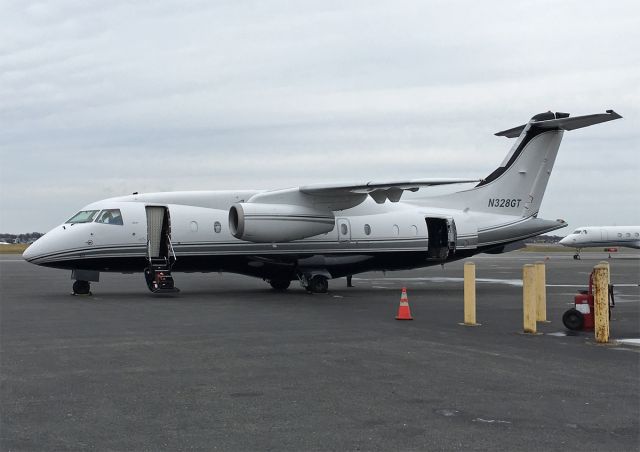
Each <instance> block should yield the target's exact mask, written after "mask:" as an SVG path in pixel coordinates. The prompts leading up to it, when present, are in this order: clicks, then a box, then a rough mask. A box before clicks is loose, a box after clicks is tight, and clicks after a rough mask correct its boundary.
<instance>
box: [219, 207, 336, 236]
mask: <svg viewBox="0 0 640 452" xmlns="http://www.w3.org/2000/svg"><path fill="white" fill-rule="evenodd" d="M334 226H335V217H334V216H333V213H332V212H328V211H322V210H317V209H312V208H310V207H304V206H296V205H291V204H261V203H237V204H234V205H233V206H231V209H229V229H230V230H231V233H232V234H233V236H234V237H235V238H237V239H240V240H246V241H248V242H258V243H265V242H266V243H270V242H290V241H292V240H299V239H304V238H307V237H313V236H314V235H318V234H324V233H326V232H329V231H331V230H332V229H333V228H334Z"/></svg>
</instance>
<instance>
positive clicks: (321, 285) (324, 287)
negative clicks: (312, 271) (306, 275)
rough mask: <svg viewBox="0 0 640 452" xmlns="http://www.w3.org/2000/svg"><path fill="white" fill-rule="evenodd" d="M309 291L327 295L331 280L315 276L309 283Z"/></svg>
mask: <svg viewBox="0 0 640 452" xmlns="http://www.w3.org/2000/svg"><path fill="white" fill-rule="evenodd" d="M308 290H310V291H311V292H313V293H327V291H328V290H329V280H328V279H327V278H326V277H325V276H322V275H315V276H314V277H313V278H311V281H310V282H309V287H308Z"/></svg>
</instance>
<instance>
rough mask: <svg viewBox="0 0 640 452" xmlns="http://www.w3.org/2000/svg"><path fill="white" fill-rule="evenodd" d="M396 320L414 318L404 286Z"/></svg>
mask: <svg viewBox="0 0 640 452" xmlns="http://www.w3.org/2000/svg"><path fill="white" fill-rule="evenodd" d="M396 320H413V317H411V310H410V309H409V299H408V298H407V289H406V288H404V287H403V288H402V295H401V296H400V306H398V315H397V316H396Z"/></svg>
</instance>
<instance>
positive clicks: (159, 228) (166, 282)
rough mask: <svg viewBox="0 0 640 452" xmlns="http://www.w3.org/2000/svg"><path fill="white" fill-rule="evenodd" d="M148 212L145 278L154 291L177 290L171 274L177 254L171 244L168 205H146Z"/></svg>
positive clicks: (150, 288)
mask: <svg viewBox="0 0 640 452" xmlns="http://www.w3.org/2000/svg"><path fill="white" fill-rule="evenodd" d="M145 210H146V214H147V262H148V264H147V268H146V269H145V278H146V280H147V286H149V290H151V291H152V292H155V293H158V292H177V291H178V289H176V288H175V286H174V282H173V276H171V268H172V267H173V264H174V263H175V261H176V255H175V253H174V252H173V246H172V245H171V218H170V216H169V208H168V207H166V206H145Z"/></svg>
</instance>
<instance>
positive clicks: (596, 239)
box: [560, 226, 640, 249]
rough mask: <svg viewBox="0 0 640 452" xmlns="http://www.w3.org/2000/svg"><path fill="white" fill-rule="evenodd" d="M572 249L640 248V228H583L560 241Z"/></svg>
mask: <svg viewBox="0 0 640 452" xmlns="http://www.w3.org/2000/svg"><path fill="white" fill-rule="evenodd" d="M560 244H562V245H564V246H568V247H572V248H578V249H580V248H587V247H601V246H604V247H611V246H623V247H629V248H640V226H583V227H579V228H577V229H576V230H575V231H573V232H572V233H571V234H569V235H568V236H566V237H565V238H563V239H562V240H560Z"/></svg>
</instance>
